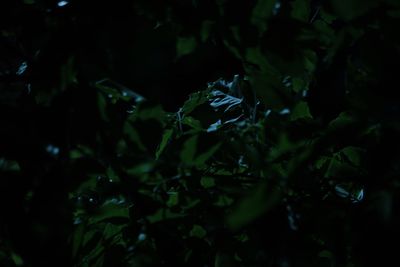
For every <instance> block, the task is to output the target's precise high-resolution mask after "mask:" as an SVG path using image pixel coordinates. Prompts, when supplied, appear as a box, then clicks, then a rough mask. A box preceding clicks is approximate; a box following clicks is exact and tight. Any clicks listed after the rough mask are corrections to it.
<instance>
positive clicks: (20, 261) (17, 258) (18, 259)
mask: <svg viewBox="0 0 400 267" xmlns="http://www.w3.org/2000/svg"><path fill="white" fill-rule="evenodd" d="M11 259H12V260H13V262H14V264H15V265H16V266H23V265H24V261H23V259H22V258H21V256H19V255H18V254H16V253H14V252H12V253H11Z"/></svg>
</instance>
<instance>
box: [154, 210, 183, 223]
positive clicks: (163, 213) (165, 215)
mask: <svg viewBox="0 0 400 267" xmlns="http://www.w3.org/2000/svg"><path fill="white" fill-rule="evenodd" d="M184 216H185V215H184V214H179V213H174V212H171V211H170V210H169V209H159V210H158V211H157V212H156V213H154V214H153V215H150V216H147V219H148V220H149V222H150V223H156V222H160V221H164V220H171V219H178V218H182V217H184Z"/></svg>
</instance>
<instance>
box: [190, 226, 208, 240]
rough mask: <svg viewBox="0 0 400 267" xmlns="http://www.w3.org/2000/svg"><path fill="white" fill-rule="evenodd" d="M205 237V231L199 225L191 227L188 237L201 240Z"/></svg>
mask: <svg viewBox="0 0 400 267" xmlns="http://www.w3.org/2000/svg"><path fill="white" fill-rule="evenodd" d="M206 235H207V231H206V230H205V229H204V228H203V227H202V226H200V225H198V224H195V225H193V228H192V230H191V231H190V236H194V237H198V238H203V237H205V236H206Z"/></svg>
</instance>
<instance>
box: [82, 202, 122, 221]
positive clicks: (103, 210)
mask: <svg viewBox="0 0 400 267" xmlns="http://www.w3.org/2000/svg"><path fill="white" fill-rule="evenodd" d="M112 219H118V220H120V219H124V220H128V219H129V209H128V207H126V206H123V205H117V204H114V203H107V204H105V205H103V206H101V207H100V208H99V209H98V210H97V213H96V214H95V215H93V216H92V217H90V220H89V223H90V224H95V223H98V222H101V221H106V220H112Z"/></svg>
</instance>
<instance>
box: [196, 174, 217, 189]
mask: <svg viewBox="0 0 400 267" xmlns="http://www.w3.org/2000/svg"><path fill="white" fill-rule="evenodd" d="M200 184H201V185H202V186H203V187H204V188H210V187H214V186H215V179H214V178H213V177H208V176H204V177H201V179H200Z"/></svg>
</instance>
